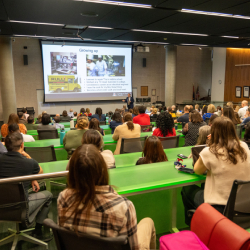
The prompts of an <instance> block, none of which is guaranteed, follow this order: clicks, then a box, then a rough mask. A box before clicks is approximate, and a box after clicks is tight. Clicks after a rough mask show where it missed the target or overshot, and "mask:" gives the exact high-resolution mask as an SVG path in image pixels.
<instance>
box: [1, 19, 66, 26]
mask: <svg viewBox="0 0 250 250" xmlns="http://www.w3.org/2000/svg"><path fill="white" fill-rule="evenodd" d="M6 22H10V23H26V24H38V25H53V26H64V24H59V23H41V22H29V21H18V20H7V21H6Z"/></svg>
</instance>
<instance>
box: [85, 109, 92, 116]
mask: <svg viewBox="0 0 250 250" xmlns="http://www.w3.org/2000/svg"><path fill="white" fill-rule="evenodd" d="M85 114H86V115H87V116H92V113H90V109H89V108H86V113H85Z"/></svg>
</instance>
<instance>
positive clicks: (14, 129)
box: [8, 123, 35, 142]
mask: <svg viewBox="0 0 250 250" xmlns="http://www.w3.org/2000/svg"><path fill="white" fill-rule="evenodd" d="M8 129H9V134H12V133H15V132H18V133H20V130H19V126H18V125H17V124H16V123H12V124H10V125H9V127H8ZM20 134H21V135H22V136H23V142H32V141H35V139H34V137H33V136H32V135H26V134H23V133H20Z"/></svg>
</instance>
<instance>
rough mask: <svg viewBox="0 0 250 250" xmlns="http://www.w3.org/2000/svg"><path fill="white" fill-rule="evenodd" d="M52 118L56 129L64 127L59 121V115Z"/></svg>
mask: <svg viewBox="0 0 250 250" xmlns="http://www.w3.org/2000/svg"><path fill="white" fill-rule="evenodd" d="M53 120H54V122H55V123H54V124H55V127H56V129H64V125H63V124H60V123H59V122H61V119H60V116H59V117H58V116H55V117H54V118H53Z"/></svg>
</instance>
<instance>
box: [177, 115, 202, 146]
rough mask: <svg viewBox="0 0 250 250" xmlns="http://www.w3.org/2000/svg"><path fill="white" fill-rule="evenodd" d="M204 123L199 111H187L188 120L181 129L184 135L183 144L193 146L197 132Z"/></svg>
mask: <svg viewBox="0 0 250 250" xmlns="http://www.w3.org/2000/svg"><path fill="white" fill-rule="evenodd" d="M205 125H206V123H205V122H204V121H203V119H202V117H201V115H200V113H199V112H198V111H192V112H191V113H189V122H188V123H186V124H185V127H184V128H183V130H182V134H184V135H185V144H184V146H193V145H195V144H196V142H197V137H198V134H199V129H200V127H202V126H205Z"/></svg>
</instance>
